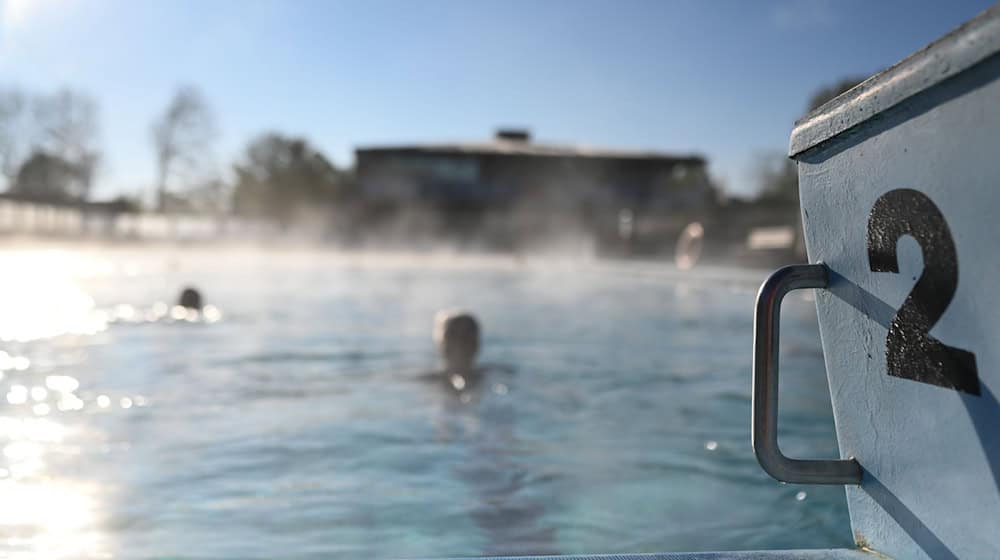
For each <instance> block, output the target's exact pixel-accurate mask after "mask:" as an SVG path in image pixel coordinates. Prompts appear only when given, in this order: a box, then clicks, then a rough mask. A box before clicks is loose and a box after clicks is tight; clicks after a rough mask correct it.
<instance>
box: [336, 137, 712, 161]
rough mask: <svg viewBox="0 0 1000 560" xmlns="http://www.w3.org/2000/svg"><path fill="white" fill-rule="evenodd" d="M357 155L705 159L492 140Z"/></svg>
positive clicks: (369, 149)
mask: <svg viewBox="0 0 1000 560" xmlns="http://www.w3.org/2000/svg"><path fill="white" fill-rule="evenodd" d="M356 151H357V153H358V154H359V155H360V154H373V153H383V154H388V153H398V154H426V155H443V154H447V155H472V156H487V155H492V156H529V157H559V158H595V159H622V160H650V161H652V160H669V161H672V162H683V163H689V164H695V165H703V164H704V163H705V158H703V157H702V156H700V155H698V154H683V155H681V154H668V153H664V152H656V151H646V150H619V149H609V148H593V147H589V146H572V145H561V144H538V143H535V142H526V141H517V140H494V141H491V142H460V143H452V144H418V145H409V146H370V147H359V148H357V150H356Z"/></svg>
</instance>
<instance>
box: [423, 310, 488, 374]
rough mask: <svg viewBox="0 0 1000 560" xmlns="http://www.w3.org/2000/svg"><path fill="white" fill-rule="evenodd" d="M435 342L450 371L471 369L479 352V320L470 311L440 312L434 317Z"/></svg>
mask: <svg viewBox="0 0 1000 560" xmlns="http://www.w3.org/2000/svg"><path fill="white" fill-rule="evenodd" d="M434 343H435V344H436V345H437V348H438V353H440V354H441V358H442V359H443V360H444V365H445V368H446V369H447V370H448V371H449V372H468V371H471V370H472V368H473V365H474V364H475V361H476V354H478V353H479V321H477V320H476V318H475V317H473V316H472V314H470V313H464V312H440V313H438V314H437V316H436V317H435V318H434Z"/></svg>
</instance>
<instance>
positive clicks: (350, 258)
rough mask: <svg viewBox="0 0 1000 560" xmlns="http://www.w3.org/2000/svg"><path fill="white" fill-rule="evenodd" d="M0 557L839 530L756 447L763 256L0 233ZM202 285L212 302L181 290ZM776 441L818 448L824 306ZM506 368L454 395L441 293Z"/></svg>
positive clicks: (487, 355) (505, 547)
mask: <svg viewBox="0 0 1000 560" xmlns="http://www.w3.org/2000/svg"><path fill="white" fill-rule="evenodd" d="M0 266H2V267H3V269H4V270H5V276H4V278H2V279H0V341H2V342H0V350H2V353H0V373H2V378H0V395H6V398H5V399H3V405H2V407H3V408H2V415H0V446H2V449H3V454H2V455H0V503H3V504H5V506H4V507H3V508H2V509H0V548H2V549H5V553H6V555H7V556H12V557H26V558H28V557H38V558H54V557H66V558H79V557H106V556H108V555H112V556H121V557H172V558H194V557H199V558H204V557H212V558H223V557H230V558H248V557H261V558H264V557H295V558H330V557H341V558H347V557H358V556H361V555H363V556H367V557H380V558H392V557H433V556H458V555H466V556H471V555H479V554H508V555H514V554H529V553H563V554H566V553H586V552H590V553H599V552H651V551H682V550H709V549H752V548H773V547H808V548H813V547H835V546H850V544H851V537H850V529H849V523H848V518H847V510H846V506H845V503H844V495H843V490H842V489H839V488H822V487H805V486H785V485H780V484H778V483H777V482H775V481H773V480H772V479H770V478H769V477H768V476H767V475H765V474H764V473H763V472H762V471H761V469H760V468H759V467H758V466H757V464H756V462H755V460H754V458H753V455H752V453H751V450H750V444H749V425H748V424H749V417H750V345H751V312H752V302H753V296H754V293H755V290H756V287H757V285H758V284H759V282H760V280H761V279H762V277H763V272H758V271H744V270H739V269H732V268H700V269H698V268H696V269H694V270H690V271H678V270H676V269H674V268H672V267H670V266H667V265H660V264H656V263H636V262H603V261H595V260H569V259H567V260H559V259H552V258H546V259H532V258H519V259H518V258H509V257H474V256H455V255H438V256H412V255H376V254H354V255H350V254H338V253H329V252H307V251H302V252H296V253H287V252H286V253H281V252H277V251H250V250H246V251H244V250H232V251H218V250H200V249H168V248H161V249H148V248H117V249H113V248H71V249H60V250H54V249H32V250H21V251H15V250H3V251H0ZM189 284H191V285H195V286H198V287H199V288H200V289H201V291H202V292H203V294H204V295H205V297H206V299H207V301H208V303H210V304H212V305H213V306H214V309H215V311H214V313H207V314H200V315H197V316H196V315H190V314H188V313H186V312H184V311H183V310H179V311H178V310H175V309H174V308H173V304H174V298H175V297H176V295H177V292H178V291H179V290H180V289H181V288H182V287H183V286H185V285H189ZM789 299H790V301H789V302H788V303H787V304H786V306H785V307H786V308H787V309H786V311H785V316H784V320H785V324H784V328H783V329H782V331H783V334H784V335H785V339H784V340H783V352H784V355H783V357H782V371H783V373H784V375H783V376H782V382H783V386H782V388H781V390H782V408H781V413H782V415H783V417H782V419H781V423H780V425H781V426H782V429H783V430H785V431H784V432H783V433H782V434H781V436H782V446H783V449H784V450H785V451H786V452H787V453H788V454H790V455H803V456H804V455H811V456H833V455H835V454H836V453H837V446H836V438H835V435H834V431H833V421H832V417H831V413H830V405H829V395H828V393H827V387H826V379H825V375H824V374H823V371H824V368H823V359H822V352H821V349H820V342H819V336H818V332H817V328H816V323H815V311H814V307H813V304H812V302H810V301H806V300H805V299H804V298H801V297H800V296H798V295H793V296H789ZM456 307H459V308H464V309H468V310H472V311H473V312H475V313H476V314H477V316H478V317H479V319H480V321H481V324H482V326H483V349H482V354H481V360H482V361H483V362H488V363H492V364H501V365H503V366H504V367H505V368H510V369H513V370H514V371H513V373H498V374H496V375H495V376H494V377H490V378H488V379H487V380H486V382H484V383H481V384H479V385H477V386H476V387H475V388H471V389H470V390H467V391H463V392H461V393H457V392H455V391H448V390H446V389H445V388H444V386H443V385H441V384H435V383H428V382H425V381H421V380H420V379H419V377H420V376H421V374H424V373H426V372H428V371H431V370H433V369H434V368H435V367H437V360H436V357H435V354H434V347H433V343H432V341H431V327H432V322H433V317H434V314H435V312H436V311H438V310H440V309H443V308H456Z"/></svg>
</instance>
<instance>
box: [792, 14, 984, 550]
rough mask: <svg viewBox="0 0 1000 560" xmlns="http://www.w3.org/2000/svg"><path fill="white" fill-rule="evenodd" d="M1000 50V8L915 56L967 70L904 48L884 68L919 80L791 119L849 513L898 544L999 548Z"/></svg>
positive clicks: (859, 534)
mask: <svg viewBox="0 0 1000 560" xmlns="http://www.w3.org/2000/svg"><path fill="white" fill-rule="evenodd" d="M984 30H985V31H984ZM963 34H965V35H963ZM969 34H971V35H969ZM963 45H964V46H963ZM984 45H985V47H984ZM938 48H939V49H942V50H943V52H936V51H935V49H938ZM984 48H985V49H987V50H984ZM962 49H969V52H963V51H962ZM988 49H993V50H992V51H991V52H990V51H988ZM997 52H1000V9H993V10H991V11H989V12H987V13H986V14H984V16H982V17H981V18H979V19H978V20H977V21H976V22H975V25H969V26H965V27H963V28H961V29H960V30H959V31H958V32H957V33H955V34H952V35H949V37H948V40H947V41H945V42H943V43H938V44H937V45H936V46H932V47H931V48H930V49H929V50H925V51H922V52H921V53H918V54H917V55H915V57H916V58H922V59H926V60H937V61H939V62H940V61H947V60H949V59H951V60H961V61H964V62H963V64H964V65H963V66H960V67H959V69H958V71H954V72H953V71H952V70H953V69H952V68H951V67H950V66H948V65H945V66H942V68H948V72H947V73H946V75H944V76H943V78H942V76H939V75H937V74H934V75H923V74H921V72H931V71H932V70H934V69H935V68H937V67H936V66H933V65H924V66H920V65H912V64H911V65H908V64H907V63H906V62H904V63H902V64H900V65H898V66H897V67H895V68H894V69H892V70H890V71H888V72H887V73H886V74H885V75H882V76H880V77H878V78H877V79H876V80H875V82H877V83H897V84H898V83H899V82H898V80H899V79H903V78H905V79H906V80H907V82H906V83H907V84H910V86H908V87H911V88H912V87H914V86H913V85H912V84H920V83H923V84H925V85H924V87H923V88H921V89H919V90H915V91H910V92H908V95H905V96H897V99H896V103H895V104H887V105H885V106H877V107H876V108H875V110H870V111H869V112H867V113H864V116H863V118H859V119H857V122H854V123H853V124H851V125H850V126H848V127H846V128H837V127H832V128H828V129H827V130H826V132H822V131H820V132H817V131H818V130H819V129H816V128H812V129H811V130H807V131H803V130H797V131H796V133H794V134H793V140H792V146H793V151H794V150H795V147H796V146H799V147H803V146H805V147H807V148H808V149H805V148H804V149H805V151H802V152H797V153H795V154H793V155H794V156H795V158H796V159H797V160H798V162H799V180H800V188H801V200H802V211H803V226H804V228H805V233H806V244H807V248H808V253H809V259H810V262H819V261H822V262H823V263H825V264H826V265H827V266H828V267H829V269H830V271H831V273H830V277H831V278H830V284H829V287H828V289H827V290H822V291H819V292H818V293H817V302H816V303H817V309H818V312H819V318H820V332H821V336H822V339H823V347H824V354H825V360H826V368H827V373H828V376H829V382H830V392H831V395H832V398H833V407H834V416H835V420H836V424H837V435H838V439H839V442H840V448H841V455H842V457H845V458H846V457H854V458H856V459H857V461H858V462H859V463H860V464H861V466H862V468H863V469H864V478H863V480H862V484H861V485H860V486H855V487H848V488H847V498H848V505H849V508H850V512H851V524H852V528H853V530H854V533H855V535H856V539H857V540H858V542H859V544H863V545H865V546H868V547H871V548H872V549H874V550H877V551H879V552H881V553H885V554H887V555H889V556H891V557H895V558H935V559H939V558H943V559H950V558H997V557H1000V405H998V403H997V397H996V395H997V394H998V393H1000V286H998V284H1000V225H998V224H997V223H996V222H997V221H998V220H1000V217H998V215H997V213H998V212H1000V81H998V80H997V78H998V77H1000V54H997ZM969 61H975V62H974V63H969ZM907 68H910V70H907ZM913 68H917V70H915V71H914V70H912V69H913ZM920 68H925V70H920ZM927 68H930V70H927ZM901 69H902V70H901ZM936 71H938V72H940V68H938V69H937V70H936ZM894 72H895V73H897V74H898V73H900V72H903V73H904V74H905V75H895V76H894V75H893V73H894ZM907 72H909V73H907ZM850 98H851V95H848V96H847V98H846V99H847V100H846V101H844V100H842V101H841V102H838V103H833V104H831V105H830V106H828V107H827V109H826V110H829V111H835V112H836V113H837V114H845V113H844V111H847V113H850V111H851V103H850ZM858 103H860V104H862V105H863V104H864V103H865V101H864V100H863V99H862V100H861V101H859V102H858ZM868 109H871V107H869V108H868ZM859 114H860V113H859ZM816 119H819V120H823V119H822V116H821V115H813V116H812V117H811V118H810V119H807V121H804V123H806V124H805V125H808V123H809V122H812V123H813V124H812V125H808V126H812V127H815V126H816V125H815V122H817V120H816ZM826 122H832V121H829V120H827V121H826ZM805 125H800V126H805ZM796 138H798V140H796ZM938 214H939V215H938ZM916 284H919V287H916V288H915V285H916Z"/></svg>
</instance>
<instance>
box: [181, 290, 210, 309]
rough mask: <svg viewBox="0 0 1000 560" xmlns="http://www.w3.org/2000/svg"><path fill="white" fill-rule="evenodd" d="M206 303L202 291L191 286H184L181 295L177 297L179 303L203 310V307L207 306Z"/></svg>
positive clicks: (189, 307)
mask: <svg viewBox="0 0 1000 560" xmlns="http://www.w3.org/2000/svg"><path fill="white" fill-rule="evenodd" d="M204 303H205V302H204V301H202V299H201V292H199V291H198V290H196V289H194V288H191V287H187V288H184V291H182V292H181V297H180V298H178V299H177V305H179V306H181V307H186V308H188V309H195V310H198V311H201V308H202V307H204V306H205V305H204Z"/></svg>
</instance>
